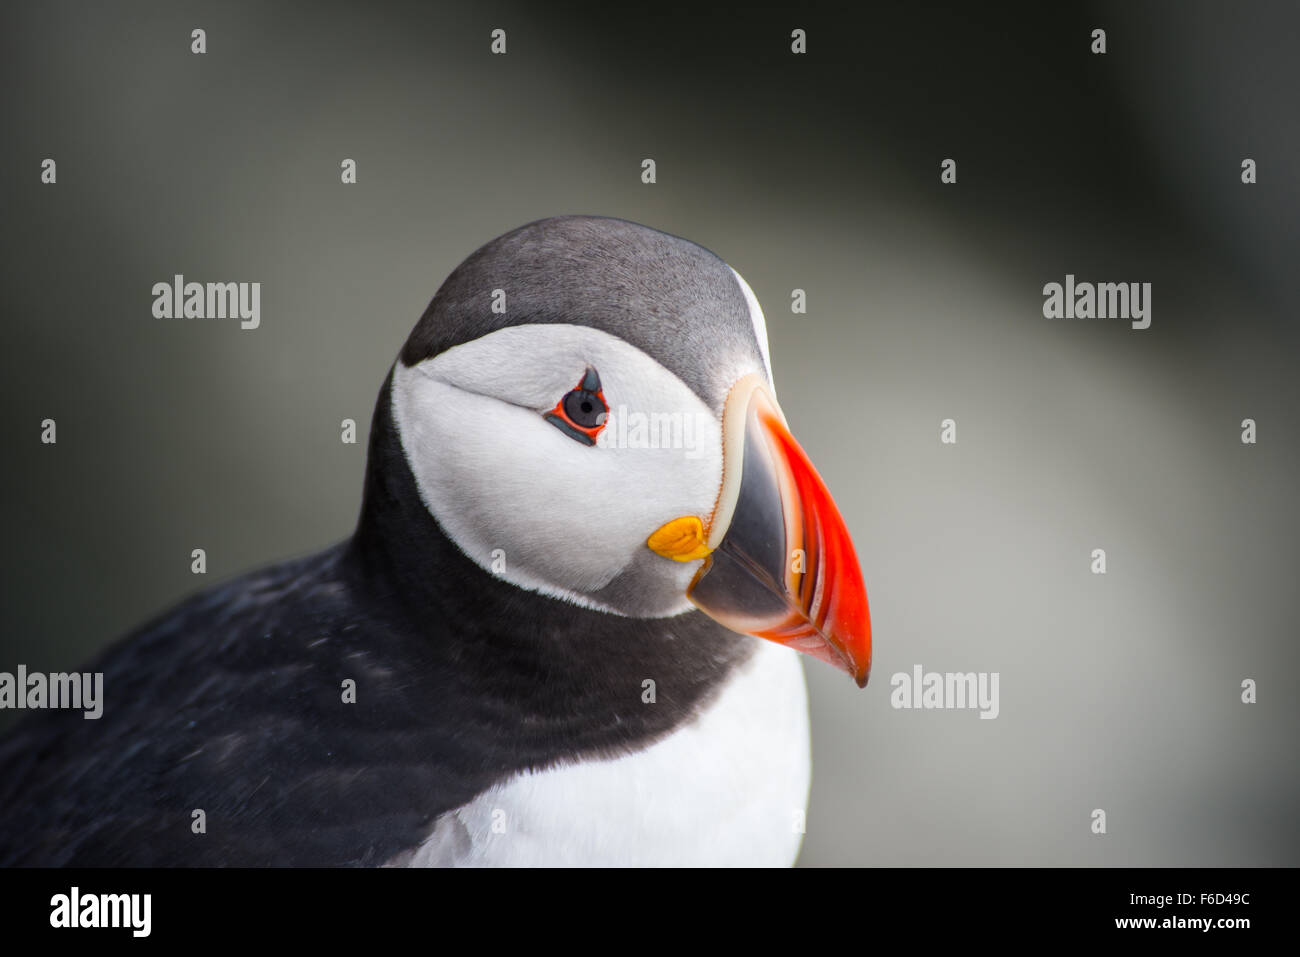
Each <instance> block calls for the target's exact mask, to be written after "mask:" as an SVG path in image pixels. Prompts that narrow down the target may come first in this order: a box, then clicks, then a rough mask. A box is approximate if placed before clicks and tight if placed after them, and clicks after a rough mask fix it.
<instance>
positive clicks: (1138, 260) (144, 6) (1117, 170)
mask: <svg viewBox="0 0 1300 957" xmlns="http://www.w3.org/2000/svg"><path fill="white" fill-rule="evenodd" d="M1045 6H1046V5H1039V6H1038V7H1033V6H1024V7H997V8H990V7H989V6H988V5H979V6H975V5H969V4H963V5H960V6H956V7H947V6H934V5H914V4H908V5H902V4H900V5H896V6H895V5H886V6H876V5H872V6H871V7H870V8H868V9H865V10H858V9H856V8H852V7H844V8H836V7H818V6H817V5H814V4H808V3H799V4H791V5H789V7H788V8H787V9H786V10H785V11H784V12H782V11H774V12H763V13H757V12H754V11H750V10H745V9H744V8H743V7H736V8H733V9H729V10H716V11H715V10H710V9H706V8H705V7H704V6H703V5H693V6H689V7H684V8H681V9H674V8H670V7H668V6H662V5H660V4H652V5H649V6H647V5H634V6H629V7H628V8H627V10H626V11H625V12H617V11H616V10H614V9H611V8H609V7H607V6H600V5H591V6H585V7H579V6H562V7H550V8H548V9H546V10H543V9H540V5H537V4H525V3H522V2H519V3H506V2H499V3H485V4H484V3H480V4H471V3H462V4H456V5H452V4H410V5H403V4H373V5H366V6H361V5H343V4H338V3H328V4H319V3H311V4H309V3H275V4H260V3H247V4H229V3H221V4H217V3H162V2H151V3H112V4H109V3H103V4H101V3H80V4H70V3H40V4H37V3H30V2H29V3H15V4H7V5H6V6H5V8H4V11H3V14H0V18H2V19H3V29H2V30H0V50H2V51H3V57H0V76H2V77H3V93H0V97H2V98H3V104H4V106H3V110H4V112H3V118H4V131H5V135H4V147H3V150H2V151H0V164H3V165H2V167H0V190H3V193H2V196H3V220H4V228H3V243H4V249H3V255H2V256H0V271H2V272H3V291H4V297H3V302H4V329H5V337H4V349H3V358H2V359H0V364H2V365H0V368H2V371H3V379H2V380H0V389H3V398H4V403H3V430H4V432H3V439H4V449H5V468H4V469H3V472H2V473H0V483H3V510H4V512H3V514H4V526H5V548H4V552H3V567H2V569H0V575H2V577H0V582H2V584H0V622H2V627H3V639H2V642H3V643H2V646H0V670H13V668H14V667H15V666H16V664H17V663H19V662H22V663H25V664H27V665H28V666H29V667H30V668H32V669H40V670H62V669H70V668H74V667H76V666H77V665H79V664H80V663H81V662H82V661H83V660H84V659H86V658H87V657H88V656H89V655H90V654H92V653H93V652H94V651H95V650H96V649H98V648H100V647H101V646H103V645H104V644H105V643H107V642H109V641H110V640H112V639H113V638H115V637H117V636H119V635H120V634H121V633H123V632H125V631H126V630H127V629H129V628H131V627H133V626H135V625H136V624H138V623H140V622H141V621H142V620H143V619H145V618H147V617H150V616H152V615H154V614H156V613H158V612H160V611H162V610H164V609H165V608H166V607H167V606H168V605H170V604H172V603H174V602H175V601H176V600H178V599H179V598H181V597H182V596H184V595H186V594H187V593H189V592H191V591H193V590H195V589H196V588H198V587H200V586H201V585H208V584H212V583H214V582H216V581H218V580H220V579H222V578H225V577H229V576H231V575H234V574H237V573H240V572H243V571H246V570H249V569H251V568H253V567H256V566H258V565H260V564H264V563H266V562H268V561H270V560H273V559H277V558H281V557H287V556H292V555H297V554H301V553H305V552H308V551H311V550H314V549H316V548H318V547H321V546H324V545H327V544H329V543H331V542H334V541H336V540H338V539H340V538H342V537H344V536H346V535H347V534H348V533H349V532H350V530H351V527H352V524H353V522H354V520H355V517H356V513H357V508H358V504H359V500H360V492H361V479H362V471H363V465H364V461H363V460H364V455H365V448H366V446H365V431H366V429H367V428H368V424H369V417H370V413H371V409H372V405H373V402H374V398H375V395H376V393H377V391H378V389H379V386H380V384H381V382H382V380H383V378H384V376H385V373H386V371H387V369H388V366H389V364H390V363H391V362H392V360H393V358H394V356H395V355H396V353H397V351H398V349H399V348H400V346H401V344H402V342H403V341H404V339H405V337H406V335H407V333H408V331H409V330H410V328H411V326H412V325H413V324H414V322H415V320H416V319H417V318H418V316H419V315H420V313H421V311H422V310H423V308H424V306H425V305H426V303H427V302H428V300H429V299H430V297H431V296H432V295H433V293H434V291H435V290H436V289H437V287H438V285H439V283H440V282H441V281H442V279H443V278H444V277H445V276H446V274H447V273H448V272H449V271H450V270H451V269H452V268H453V267H454V266H455V265H456V264H457V263H458V262H459V261H460V260H461V259H462V258H463V257H465V256H466V255H468V254H469V253H470V252H471V251H473V250H474V249H475V248H476V247H478V246H479V245H480V244H482V243H483V242H485V241H487V240H488V239H491V238H492V237H494V236H496V235H498V234H500V233H502V232H505V231H506V230H509V229H511V228H513V227H515V226H518V225H520V224H522V223H525V222H528V221H530V220H533V219H537V218H541V217H545V216H550V215H556V214H562V213H598V214H605V215H613V216H620V217H624V218H627V219H632V220H635V221H638V222H642V223H645V224H647V225H651V226H654V227H657V228H659V229H663V230H666V231H669V232H673V233H677V234H679V235H682V236H686V237H688V238H690V239H693V240H695V241H696V242H699V243H701V244H703V245H705V246H707V247H709V248H710V249H713V250H714V251H715V252H717V253H718V254H719V255H721V256H722V257H723V258H724V259H726V260H728V261H729V262H730V263H731V264H732V265H733V266H734V267H735V268H736V269H738V270H739V271H740V272H741V273H742V274H743V275H744V276H745V277H746V278H747V279H748V280H749V282H750V284H751V285H752V286H753V288H754V290H755V292H756V293H757V295H758V297H759V299H760V301H761V302H762V303H763V304H764V308H765V311H766V313H767V319H768V328H769V332H770V337H771V347H772V359H773V365H774V369H775V375H776V383H777V387H778V389H779V393H780V396H781V400H782V404H783V405H784V407H785V410H786V412H787V414H788V416H789V418H790V421H791V423H792V425H793V427H794V429H795V431H796V434H798V435H799V436H800V438H801V440H802V442H803V443H804V445H805V446H806V448H807V449H808V451H809V453H810V455H811V456H812V458H813V460H814V461H815V462H816V463H817V464H818V467H819V469H820V471H821V472H822V474H823V476H824V477H825V478H826V480H827V482H828V484H829V485H830V487H831V490H832V491H833V492H834V493H835V495H836V497H837V499H838V501H839V503H840V507H841V509H842V510H843V512H844V514H845V517H846V518H847V520H848V523H849V526H850V528H851V531H852V533H853V535H854V538H855V541H856V542H857V545H858V550H859V554H860V557H861V559H862V563H863V568H864V572H865V575H866V580H867V587H868V592H869V594H870V597H871V606H872V612H873V624H874V632H875V642H876V662H875V667H874V671H873V679H872V682H871V684H870V685H869V686H868V688H867V690H866V691H864V692H859V691H858V690H857V689H856V688H854V686H853V684H852V682H850V681H848V680H846V679H845V678H844V676H843V675H842V674H839V673H837V672H833V671H832V670H831V669H829V668H826V667H824V666H821V665H818V664H816V663H813V662H810V663H808V666H807V668H806V671H807V674H808V680H809V685H810V693H811V700H812V720H813V727H814V780H813V793H812V803H811V809H810V814H809V820H808V833H807V838H806V841H805V844H804V851H803V856H802V858H801V862H802V863H804V864H809V865H827V864H834V865H843V864H889V865H900V864H901V865H912V864H917V865H935V864H938V865H966V864H1056V865H1065V864H1087V865H1251V864H1284V865H1295V864H1297V863H1300V825H1298V824H1297V805H1298V804H1300V801H1298V799H1300V769H1298V768H1297V743H1296V742H1297V731H1298V730H1300V699H1298V698H1297V694H1296V691H1297V689H1296V675H1297V667H1296V666H1297V663H1298V662H1300V652H1298V651H1297V646H1296V642H1297V637H1298V633H1297V621H1298V618H1300V615H1298V612H1300V601H1298V600H1297V597H1296V593H1297V589H1296V585H1295V581H1294V578H1295V572H1296V568H1297V564H1298V563H1297V542H1298V541H1300V534H1298V533H1300V509H1297V505H1296V500H1295V494H1296V491H1295V485H1296V477H1297V464H1298V462H1297V446H1296V439H1297V435H1298V434H1300V430H1297V427H1296V413H1297V391H1298V390H1297V387H1296V382H1295V375H1296V368H1297V367H1296V361H1297V358H1300V356H1298V354H1297V353H1298V348H1297V346H1298V342H1297V340H1298V338H1300V332H1298V330H1297V323H1296V314H1295V309H1296V304H1297V302H1300V278H1298V272H1297V269H1296V260H1297V252H1300V244H1298V242H1297V229H1298V226H1297V224H1298V223H1300V187H1298V186H1297V179H1296V168H1297V157H1300V108H1298V103H1297V99H1298V96H1297V94H1298V93H1300V67H1297V57H1296V55H1295V49H1294V42H1295V37H1296V36H1297V35H1300V9H1298V8H1297V7H1296V5H1295V4H1293V3H1275V4H1270V3H1260V2H1251V3H1244V4H1238V5H1228V4H1222V3H1214V2H1199V3H1184V2H1159V3H1157V2H1147V3H1143V4H1124V3H1115V4H1091V5H1084V6H1080V7H1077V8H1074V9H1071V10H1057V9H1045V8H1044V7H1045ZM195 27H201V28H203V29H205V30H206V31H207V44H208V52H207V53H206V54H205V55H202V56H196V55H193V54H191V53H190V31H191V30H192V29H194V28H195ZM496 27H501V28H504V29H506V30H507V36H508V51H509V52H508V53H507V55H506V56H492V55H490V54H489V52H488V46H489V34H490V31H491V30H492V29H493V28H496ZM795 27H799V28H803V29H805V30H807V34H808V49H809V52H808V53H807V54H806V55H805V56H794V55H792V54H791V53H790V49H789V44H790V31H791V29H793V28H795ZM1097 27H1101V28H1104V29H1106V31H1107V34H1108V48H1109V52H1107V53H1106V54H1105V55H1104V56H1095V55H1093V54H1091V53H1090V52H1089V46H1090V42H1091V41H1090V33H1091V31H1092V29H1094V28H1097ZM46 157H53V158H55V159H56V160H57V163H58V182H57V185H54V186H46V185H42V184H41V183H40V163H41V160H42V159H44V158H46ZM645 157H652V158H654V159H655V160H656V162H657V164H658V182H657V183H656V184H655V185H653V186H647V185H643V184H642V183H641V181H640V163H641V160H642V159H643V158H645ZM948 157H951V158H954V159H956V160H957V162H958V183H957V184H956V185H943V184H941V183H940V181H939V164H940V162H941V161H942V160H943V159H944V158H948ZM1245 157H1250V158H1253V159H1255V160H1256V161H1257V163H1258V166H1259V182H1258V184H1256V185H1253V186H1245V185H1243V184H1242V183H1241V181H1240V164H1241V160H1242V159H1243V158H1245ZM344 158H353V159H355V160H356V161H357V164H358V183H357V184H356V185H355V186H343V185H341V184H340V182H339V172H340V169H339V164H340V162H341V161H342V160H343V159H344ZM1067 272H1069V273H1074V274H1075V275H1076V276H1078V277H1079V279H1080V280H1085V279H1087V280H1094V281H1140V282H1151V283H1152V284H1153V293H1152V300H1153V314H1152V315H1153V321H1152V325H1151V328H1150V329H1149V330H1147V331H1145V332H1135V331H1133V330H1131V329H1130V328H1129V326H1128V324H1127V323H1126V322H1122V321H1115V320H1110V321H1102V320H1093V321H1086V320H1080V321H1075V322H1070V321H1064V320H1060V321H1052V320H1047V319H1044V318H1043V316H1042V312H1041V310H1042V302H1043V296H1042V287H1043V284H1044V283H1047V282H1052V281H1056V282H1061V281H1063V279H1064V276H1065V274H1066V273H1067ZM175 273H183V274H184V275H185V276H186V277H187V278H191V279H194V280H198V281H210V280H211V281H215V280H231V281H259V282H261V283H262V324H261V328H260V329H258V330H256V331H250V332H245V331H241V330H240V329H239V328H238V325H237V324H236V323H232V322H211V323H209V322H203V321H197V320H195V321H188V322H186V321H180V322H168V321H165V320H159V319H155V318H153V316H152V314H151V305H152V295H151V292H150V289H151V286H152V285H153V283H155V282H158V281H167V280H169V279H170V277H171V276H172V275H173V274H175ZM796 287H798V288H802V289H805V290H806V291H807V295H808V313H807V315H802V316H800V315H792V314H791V311H790V292H791V290H792V289H793V288H796ZM46 417H52V418H55V419H56V420H57V422H58V444H57V445H56V446H53V447H48V446H44V445H42V444H41V443H40V442H39V432H40V421H41V420H42V419H43V418H46ZM345 417H351V418H354V419H356V420H357V422H358V424H359V426H360V429H361V433H362V434H361V435H360V437H359V441H358V444H356V445H344V444H342V443H341V442H340V441H339V422H340V420H341V419H343V418H345ZM949 417H951V418H953V419H955V420H956V422H957V425H958V444H957V445H956V446H945V445H942V444H940V442H939V423H940V420H942V419H944V418H949ZM1246 417H1251V418H1254V419H1256V420H1257V422H1258V424H1259V425H1258V427H1259V442H1258V444H1257V445H1254V446H1247V445H1243V444H1242V443H1241V441H1240V422H1241V420H1242V419H1243V418H1246ZM195 547H203V548H206V549H207V554H208V561H209V573H208V575H207V577H206V578H204V579H196V578H195V576H193V575H191V574H190V570H189V565H190V558H189V555H190V550H191V549H192V548H195ZM1093 548H1105V549H1106V551H1107V556H1108V564H1109V572H1108V574H1106V575H1104V576H1097V575H1093V574H1091V572H1090V568H1089V566H1090V553H1091V551H1092V549H1093ZM918 663H919V664H921V665H923V666H924V668H925V669H927V670H935V671H972V670H973V671H989V672H992V671H996V672H999V673H1000V675H1001V715H1000V717H998V719H997V720H995V721H988V720H979V719H978V717H977V715H976V713H975V712H954V711H900V710H894V709H892V708H891V707H890V706H889V692H890V676H891V675H892V674H894V673H895V672H910V671H911V669H912V667H913V665H914V664H918ZM1244 678H1254V679H1256V680H1257V681H1258V682H1259V702H1258V704H1255V705H1245V704H1242V703H1241V701H1240V693H1241V692H1240V684H1241V681H1242V680H1243V679H1244ZM5 718H6V719H9V718H12V715H6V716H5ZM1093 808H1104V809H1105V810H1106V811H1107V814H1108V833H1107V834H1106V835H1105V836H1096V835H1093V834H1092V833H1091V832H1090V829H1089V824H1090V818H1089V814H1090V812H1091V811H1092V809H1093Z"/></svg>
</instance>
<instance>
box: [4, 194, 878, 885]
mask: <svg viewBox="0 0 1300 957" xmlns="http://www.w3.org/2000/svg"><path fill="white" fill-rule="evenodd" d="M800 653H802V655H806V656H810V657H813V658H816V659H819V660H820V661H822V662H825V663H827V664H829V665H831V666H833V667H835V668H838V669H841V670H843V671H844V672H847V673H848V675H849V676H851V677H852V679H853V680H854V681H855V682H856V683H857V684H858V685H859V686H865V684H866V682H867V678H868V674H869V671H870V667H871V626H870V621H869V613H868V606H867V597H866V589H865V585H864V582H863V577H862V572H861V568H860V565H859V562H858V558H857V555H856V553H855V550H854V547H853V543H852V541H851V539H850V536H849V532H848V530H847V527H846V524H845V522H844V519H843V517H842V516H841V515H840V513H839V511H838V510H837V508H836V506H835V503H834V501H833V499H832V498H831V496H830V493H829V492H828V490H827V488H826V485H825V483H824V482H823V481H822V479H821V478H820V477H819V475H818V473H817V471H816V470H815V468H814V467H813V465H812V463H811V462H810V461H809V459H808V456H807V455H806V454H805V452H804V451H803V449H802V448H801V447H800V445H799V444H798V443H797V442H796V441H795V439H794V437H793V435H792V433H791V430H790V427H789V425H788V424H787V422H786V419H785V416H784V414H783V412H782V410H781V407H780V405H779V404H778V402H777V399H776V391H775V387H774V385H773V381H772V369H771V362H770V358H769V354H768V339H767V331H766V323H765V320H764V317H763V312H762V310H761V308H760V306H759V304H758V301H757V299H756V298H755V296H754V293H753V291H752V290H751V289H750V287H749V285H748V284H747V283H746V282H745V280H744V279H743V278H741V276H740V274H739V273H737V272H736V271H735V270H734V269H732V268H731V267H730V266H728V265H727V263H726V262H724V261H723V260H722V259H721V258H719V257H718V256H717V255H715V254H714V253H712V252H710V251H708V250H707V249H705V248H703V247H702V246H699V245H697V244H695V243H693V242H690V241H688V240H686V239H683V238H680V237H677V236H674V235H670V234H668V233H664V232H661V231H658V230H655V229H652V228H649V227H646V226H642V225H639V224H636V223H632V222H628V221H625V220H621V219H615V218H608V217H598V216H562V217H557V218H551V219H545V220H541V221H538V222H534V223H530V224H528V225H525V226H522V227H520V228H518V229H515V230H514V231H512V232H509V233H506V234H505V235H503V236H500V237H498V238H497V239H495V240H493V241H491V242H489V243H487V244H486V245H484V246H483V247H481V248H480V249H478V250H477V251H476V252H474V253H473V254H472V255H470V256H469V258H467V259H466V260H465V261H464V262H463V263H461V264H460V265H459V266H458V267H457V268H456V269H455V270H454V271H453V272H452V273H451V274H450V275H449V276H448V277H447V279H446V281H445V282H444V283H443V284H442V285H441V287H440V288H439V289H438V291H437V293H436V294H435V295H434V297H433V299H432V301H431V302H430V304H429V306H428V308H427V309H426V310H425V311H424V313H423V315H422V316H421V318H420V319H419V321H418V322H417V323H416V325H415V327H414V329H413V330H412V331H411V333H410V336H409V337H408V338H407V340H406V342H405V344H404V345H403V347H402V349H401V351H400V353H399V355H398V357H397V359H396V361H395V362H394V363H393V365H392V367H391V369H390V370H389V373H388V376H387V378H386V379H385V381H384V383H383V386H382V387H381V389H380V391H379V396H378V400H377V402H376V405H375V410H374V416H373V420H372V425H371V430H370V439H369V446H368V450H367V461H366V471H365V479H364V489H363V493H362V503H361V509H360V517H359V519H358V521H357V524H356V528H355V531H354V533H353V534H352V536H351V537H350V538H348V539H347V540H345V541H343V542H341V543H339V544H338V545H336V546H334V547H332V548H329V549H327V550H325V551H323V552H320V553H318V554H313V555H310V556H307V557H304V558H299V559H296V560H291V561H288V562H283V563H280V564H276V565H273V566H271V567H269V568H265V569H263V570H260V571H255V572H253V573H251V574H247V575H245V576H243V577H239V578H236V579H234V580H232V581H229V582H226V583H225V584H221V585H218V586H216V587H213V588H210V589H207V590H204V591H202V592H200V593H198V594H195V595H194V596H192V597H190V598H189V599H187V600H185V601H184V602H182V603H181V604H180V605H179V606H177V607H175V608H173V609H172V610H170V611H168V612H166V613H165V614H163V615H161V616H160V617H158V618H156V619H154V620H153V621H151V622H149V623H147V624H144V625H143V626H142V627H140V628H138V629H137V630H136V631H134V632H133V633H131V634H129V635H128V636H126V637H125V638H123V639H121V640H120V641H118V642H117V643H116V644H114V645H112V646H110V647H109V648H108V650H107V651H105V652H103V653H102V654H101V655H100V656H99V657H98V658H97V659H96V660H94V661H93V662H91V663H90V664H89V665H88V666H87V667H86V670H87V671H89V672H92V673H95V672H99V673H102V674H103V676H104V677H103V702H104V704H103V714H102V717H100V719H98V720H84V717H83V715H82V713H80V712H75V711H42V712H29V713H28V714H27V715H26V716H25V718H24V720H23V721H21V722H20V723H19V724H18V725H17V726H16V727H15V728H14V729H13V730H12V731H11V732H10V733H9V734H7V735H6V736H5V737H4V738H3V739H0V864H3V865H4V866H108V867H136V866H163V867H166V866H200V867H206V866H254V867H260V866H315V867H319V866H330V867H333V866H360V867H379V866H661V865H662V866H789V865H791V864H793V863H794V861H795V858H796V857H797V855H798V852H799V848H800V843H801V840H802V835H803V831H804V819H805V814H806V808H807V800H808V790H809V782H810V756H809V751H810V748H809V721H808V706H807V696H806V690H805V685H804V676H803V670H802V667H801V664H800V660H801V655H800Z"/></svg>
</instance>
